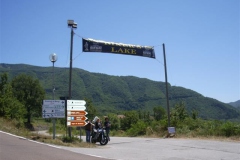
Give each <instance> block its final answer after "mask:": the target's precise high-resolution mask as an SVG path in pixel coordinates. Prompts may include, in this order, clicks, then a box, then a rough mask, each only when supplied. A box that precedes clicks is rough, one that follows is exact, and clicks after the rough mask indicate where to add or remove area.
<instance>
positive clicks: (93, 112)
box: [84, 98, 97, 120]
mask: <svg viewBox="0 0 240 160" xmlns="http://www.w3.org/2000/svg"><path fill="white" fill-rule="evenodd" d="M84 100H85V101H86V111H87V112H88V114H87V117H88V119H90V120H93V118H94V117H95V116H96V115H97V110H96V108H95V107H94V106H93V104H92V101H91V100H90V99H87V98H85V99H84Z"/></svg>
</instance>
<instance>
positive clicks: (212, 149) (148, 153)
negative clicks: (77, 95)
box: [0, 133, 240, 160]
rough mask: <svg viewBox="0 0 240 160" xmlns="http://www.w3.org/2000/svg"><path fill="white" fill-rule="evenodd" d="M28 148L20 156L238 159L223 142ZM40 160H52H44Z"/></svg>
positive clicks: (238, 147)
mask: <svg viewBox="0 0 240 160" xmlns="http://www.w3.org/2000/svg"><path fill="white" fill-rule="evenodd" d="M1 136H2V133H1ZM4 137H5V136H4ZM82 138H83V139H84V138H85V137H84V136H82ZM2 139H3V138H2V137H1V140H0V147H1V150H2V147H3V146H2V145H3V144H2V141H3V140H2ZM18 141H19V140H18ZM20 141H22V140H20ZM4 143H6V142H4ZM31 143H33V142H31ZM12 145H14V144H12ZM31 145H33V147H32V148H30V149H27V148H26V149H24V148H25V145H24V144H22V145H21V146H22V150H23V153H26V154H27V153H29V152H35V153H36V154H38V155H42V154H43V151H42V148H45V149H44V152H49V153H48V154H49V155H51V153H52V154H53V155H55V156H58V157H59V158H58V159H60V158H62V156H64V155H65V153H70V155H74V156H76V157H78V159H82V158H83V159H85V157H83V155H85V156H87V155H88V156H90V158H99V157H101V158H102V159H104V158H105V159H114V160H207V159H211V160H239V159H240V142H223V141H213V140H193V139H177V138H170V139H163V138H129V137H111V141H110V142H109V144H107V145H106V146H100V145H99V144H97V147H96V148H73V147H63V146H61V147H59V148H53V147H49V146H46V145H42V147H41V146H38V147H34V146H35V145H36V144H31ZM31 145H30V146H31ZM4 148H5V147H4ZM10 148H12V147H9V150H6V149H5V152H7V153H9V154H11V152H10ZM46 148H49V149H46ZM34 149H35V150H34ZM11 150H13V149H11ZM14 150H15V149H14ZM20 151H21V149H20ZM38 152H40V153H38ZM71 152H72V154H71ZM56 153H57V154H56ZM63 153H64V154H63ZM78 154H79V155H78ZM81 154H83V155H81ZM1 155H2V151H1ZM80 157H81V158H80ZM18 158H19V157H18ZM87 158H89V157H86V160H87ZM27 159H30V158H27ZM44 159H45V160H46V159H51V160H54V159H52V157H49V158H44ZM66 159H68V160H69V159H71V158H66ZM1 160H2V159H1ZM3 160H5V159H3ZM6 160H8V159H6ZM20 160H21V159H20Z"/></svg>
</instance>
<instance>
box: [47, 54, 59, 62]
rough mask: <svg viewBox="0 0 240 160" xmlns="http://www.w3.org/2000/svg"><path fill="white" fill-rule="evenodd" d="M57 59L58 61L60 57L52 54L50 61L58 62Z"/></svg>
mask: <svg viewBox="0 0 240 160" xmlns="http://www.w3.org/2000/svg"><path fill="white" fill-rule="evenodd" d="M57 59H58V57H57V54H56V53H52V54H50V55H49V60H50V61H51V62H53V63H54V62H56V61H57Z"/></svg>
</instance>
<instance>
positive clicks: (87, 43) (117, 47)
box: [82, 38, 155, 58]
mask: <svg viewBox="0 0 240 160" xmlns="http://www.w3.org/2000/svg"><path fill="white" fill-rule="evenodd" d="M82 49H83V52H103V53H115V54H125V55H134V56H143V57H149V58H155V52H154V48H153V47H152V46H140V45H131V44H123V43H114V42H106V41H100V40H94V39H84V38H83V39H82Z"/></svg>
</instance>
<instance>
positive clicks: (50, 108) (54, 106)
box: [42, 100, 65, 139]
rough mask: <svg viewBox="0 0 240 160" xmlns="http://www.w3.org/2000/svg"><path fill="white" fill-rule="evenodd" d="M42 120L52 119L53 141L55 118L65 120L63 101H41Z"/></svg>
mask: <svg viewBox="0 0 240 160" xmlns="http://www.w3.org/2000/svg"><path fill="white" fill-rule="evenodd" d="M42 118H53V119H54V125H53V130H54V132H53V139H55V118H65V101H64V100H43V105H42Z"/></svg>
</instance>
